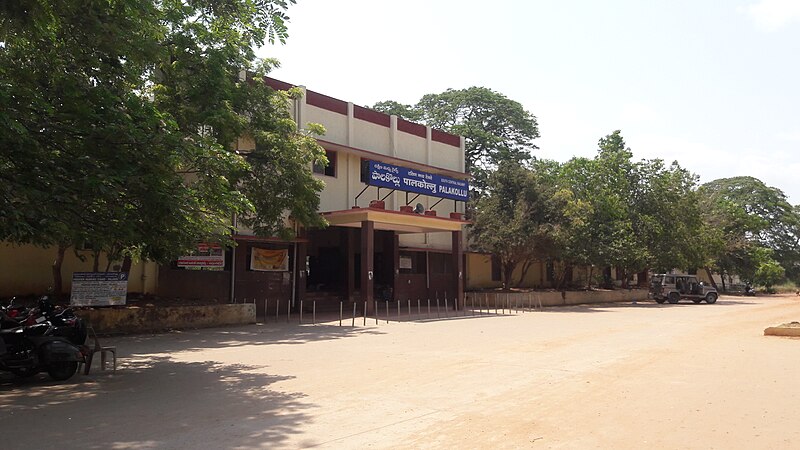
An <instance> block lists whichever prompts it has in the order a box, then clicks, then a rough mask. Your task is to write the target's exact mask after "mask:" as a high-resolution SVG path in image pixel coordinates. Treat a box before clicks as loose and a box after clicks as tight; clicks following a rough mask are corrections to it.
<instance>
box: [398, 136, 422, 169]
mask: <svg viewBox="0 0 800 450" xmlns="http://www.w3.org/2000/svg"><path fill="white" fill-rule="evenodd" d="M427 150H428V145H427V141H426V139H424V138H421V137H419V136H417V135H414V134H408V133H403V132H402V131H398V132H397V157H398V158H403V159H408V160H410V161H417V162H421V163H425V162H426V158H427Z"/></svg>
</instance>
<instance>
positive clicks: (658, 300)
mask: <svg viewBox="0 0 800 450" xmlns="http://www.w3.org/2000/svg"><path fill="white" fill-rule="evenodd" d="M665 301H667V299H665V298H657V299H656V303H664V302H665Z"/></svg>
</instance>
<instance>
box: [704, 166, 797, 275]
mask: <svg viewBox="0 0 800 450" xmlns="http://www.w3.org/2000/svg"><path fill="white" fill-rule="evenodd" d="M699 194H700V196H701V203H702V205H703V213H704V218H705V221H706V222H707V223H709V224H711V225H712V226H713V227H714V228H715V229H717V230H719V232H718V233H717V234H716V242H715V245H714V246H713V247H712V249H711V251H710V252H709V266H710V269H711V270H714V271H716V272H718V273H720V274H722V275H732V274H738V275H740V276H742V278H744V279H745V280H747V281H756V278H757V277H756V273H757V272H759V268H762V270H761V272H760V273H762V274H763V273H766V272H765V271H766V270H767V266H770V267H772V269H769V273H770V274H771V276H770V277H767V278H768V279H769V280H772V282H771V283H770V285H772V284H774V277H775V276H774V274H776V273H778V271H776V270H774V266H775V265H776V264H777V265H780V266H781V267H782V268H783V269H784V273H785V274H786V275H788V276H789V277H790V278H792V279H794V280H795V281H800V280H798V275H800V244H799V239H800V233H798V231H799V230H800V226H799V225H800V215H798V208H796V207H792V206H791V205H790V204H789V203H788V202H787V201H786V196H785V195H784V193H783V192H782V191H781V190H779V189H777V188H774V187H770V186H767V185H765V184H764V183H763V182H762V181H761V180H758V179H756V178H753V177H733V178H722V179H719V180H714V181H712V182H709V183H706V184H704V185H702V186H701V187H700V189H699ZM762 266H763V267H762ZM782 276H783V275H781V277H782ZM762 278H763V277H762Z"/></svg>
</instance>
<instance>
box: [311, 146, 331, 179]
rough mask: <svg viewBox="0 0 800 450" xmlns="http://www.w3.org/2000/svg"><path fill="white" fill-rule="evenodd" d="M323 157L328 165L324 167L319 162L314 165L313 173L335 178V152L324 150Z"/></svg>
mask: <svg viewBox="0 0 800 450" xmlns="http://www.w3.org/2000/svg"><path fill="white" fill-rule="evenodd" d="M325 157H326V158H328V165H327V166H325V165H323V164H322V163H321V162H315V163H314V168H313V169H314V173H318V174H320V175H326V176H329V177H335V176H336V152H335V151H333V150H325Z"/></svg>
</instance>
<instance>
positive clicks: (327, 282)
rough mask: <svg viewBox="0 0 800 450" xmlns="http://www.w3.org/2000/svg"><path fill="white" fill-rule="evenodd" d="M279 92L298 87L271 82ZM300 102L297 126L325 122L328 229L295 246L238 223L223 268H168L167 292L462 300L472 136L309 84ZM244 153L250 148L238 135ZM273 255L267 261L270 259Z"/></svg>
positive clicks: (328, 303)
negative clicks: (467, 160) (322, 91)
mask: <svg viewBox="0 0 800 450" xmlns="http://www.w3.org/2000/svg"><path fill="white" fill-rule="evenodd" d="M266 82H267V83H268V84H269V85H270V86H271V87H273V88H275V89H284V90H285V89H289V88H291V87H293V86H292V85H290V84H288V83H285V82H282V81H279V80H275V79H271V78H268V79H266ZM302 90H303V95H302V96H301V97H300V98H298V99H296V100H294V101H293V103H292V105H291V111H292V114H293V116H294V119H295V121H296V122H297V123H298V125H299V126H301V127H302V126H303V125H304V124H307V123H319V124H321V125H323V126H324V127H325V129H326V133H325V135H324V136H320V137H319V139H318V142H319V143H320V145H321V146H322V147H323V148H324V149H325V151H326V155H327V158H328V160H329V165H328V166H326V167H323V166H319V167H316V166H315V167H314V168H313V170H314V173H315V176H317V177H318V178H319V179H321V180H322V181H323V182H324V183H325V188H324V190H323V191H322V192H321V193H320V214H322V215H323V216H324V217H325V219H326V220H327V221H328V223H329V224H330V225H329V226H328V227H327V228H325V229H318V230H315V229H311V230H304V229H298V230H297V238H296V239H294V240H293V241H291V242H285V241H279V240H276V239H272V238H262V237H257V236H254V235H253V233H251V232H249V231H248V230H245V229H240V230H239V233H238V234H237V235H236V236H235V240H236V242H237V244H238V245H237V246H236V247H235V248H233V249H230V250H228V251H227V252H225V255H224V260H225V262H224V266H223V267H222V270H213V271H211V270H208V271H207V270H186V268H183V267H178V266H176V265H172V266H169V267H167V266H162V267H160V269H159V274H158V287H157V292H158V294H160V295H162V296H182V297H190V298H209V299H218V300H219V299H228V300H229V301H255V303H256V305H257V307H258V308H259V311H258V312H259V314H262V313H263V312H264V311H262V310H261V309H263V308H265V307H266V306H264V300H267V304H268V303H269V302H272V301H282V302H286V304H289V305H292V307H293V308H297V307H298V305H299V302H301V301H306V305H308V304H310V302H311V301H315V302H316V304H317V308H319V309H326V308H333V307H335V308H338V307H339V302H340V301H344V302H346V303H356V304H357V305H358V306H360V307H361V306H363V305H364V304H366V307H367V310H368V311H371V310H372V308H373V307H374V304H375V303H374V302H375V300H380V301H387V300H388V301H396V300H416V299H436V298H439V299H441V300H444V299H448V300H449V302H450V303H449V304H450V305H458V302H459V301H461V300H463V292H464V286H465V282H464V280H465V257H464V252H463V248H464V237H463V231H462V228H463V225H464V224H465V223H466V222H465V221H464V220H463V213H464V208H465V205H464V203H465V200H466V195H467V189H468V176H467V175H466V174H465V159H464V158H465V155H464V139H463V138H462V137H460V136H455V135H452V134H448V133H445V132H442V131H439V130H435V129H431V128H430V127H426V126H424V125H420V124H416V123H412V122H408V121H406V120H404V119H402V118H399V117H396V116H390V115H387V114H383V113H380V112H377V111H374V110H371V109H368V108H364V107H361V106H357V105H354V104H353V103H350V102H346V101H342V100H338V99H335V98H332V97H329V96H326V95H323V94H320V93H317V92H314V91H311V90H307V89H304V88H303V89H302ZM238 146H239V150H242V151H247V150H251V149H252V148H254V143H252V142H250V141H248V140H247V139H241V140H240V141H239V143H238ZM265 261H266V263H265Z"/></svg>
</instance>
